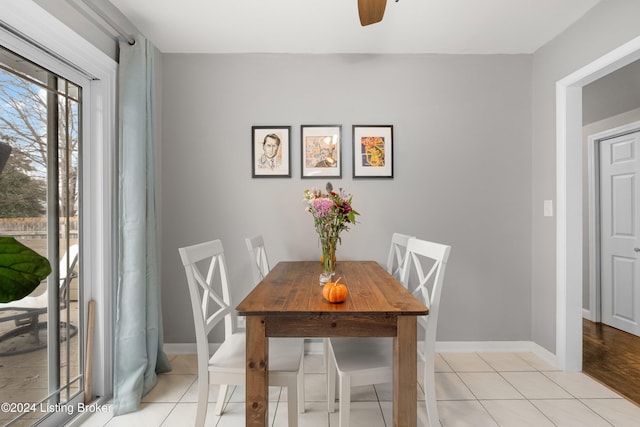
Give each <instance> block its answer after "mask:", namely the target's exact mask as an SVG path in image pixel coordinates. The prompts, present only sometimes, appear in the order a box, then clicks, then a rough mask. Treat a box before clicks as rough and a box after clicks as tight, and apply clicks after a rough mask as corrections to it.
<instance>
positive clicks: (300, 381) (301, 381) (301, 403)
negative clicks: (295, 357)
mask: <svg viewBox="0 0 640 427" xmlns="http://www.w3.org/2000/svg"><path fill="white" fill-rule="evenodd" d="M296 380H297V382H298V396H297V397H298V412H300V413H301V414H304V411H305V401H304V400H305V397H304V352H302V355H301V356H300V371H299V372H298V376H297V378H296Z"/></svg>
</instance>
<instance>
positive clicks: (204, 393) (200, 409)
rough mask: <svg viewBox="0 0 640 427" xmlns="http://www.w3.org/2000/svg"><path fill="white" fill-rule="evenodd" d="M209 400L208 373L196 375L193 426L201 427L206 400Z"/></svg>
mask: <svg viewBox="0 0 640 427" xmlns="http://www.w3.org/2000/svg"><path fill="white" fill-rule="evenodd" d="M208 400H209V375H208V374H204V375H202V374H201V375H198V406H197V410H196V411H197V412H196V423H195V427H203V426H204V421H205V419H206V417H207V401H208Z"/></svg>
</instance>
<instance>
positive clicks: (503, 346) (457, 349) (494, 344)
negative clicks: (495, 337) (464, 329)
mask: <svg viewBox="0 0 640 427" xmlns="http://www.w3.org/2000/svg"><path fill="white" fill-rule="evenodd" d="M495 352H509V353H533V354H535V355H536V356H537V357H539V358H540V359H542V360H543V361H544V362H545V363H547V364H549V365H551V366H553V367H556V366H558V365H557V358H556V355H555V354H553V353H551V352H550V351H549V350H547V349H546V348H544V347H542V346H541V345H539V344H536V343H534V342H533V341H437V342H436V353H495Z"/></svg>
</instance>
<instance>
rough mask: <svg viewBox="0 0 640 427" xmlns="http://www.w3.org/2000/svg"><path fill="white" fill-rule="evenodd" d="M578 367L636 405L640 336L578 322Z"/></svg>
mask: <svg viewBox="0 0 640 427" xmlns="http://www.w3.org/2000/svg"><path fill="white" fill-rule="evenodd" d="M582 330H583V335H582V337H583V338H582V343H583V353H582V354H583V356H582V370H583V372H584V373H585V374H588V375H590V376H591V377H593V378H595V379H596V380H598V381H600V382H602V383H604V384H606V385H608V386H609V387H611V388H613V389H614V390H616V391H617V392H619V393H620V394H622V395H624V396H625V397H627V398H628V399H630V400H632V401H634V402H635V403H636V404H638V405H640V337H637V336H635V335H632V334H629V333H627V332H623V331H621V330H619V329H615V328H612V327H610V326H607V325H605V324H603V323H593V322H591V321H589V320H586V319H583V322H582Z"/></svg>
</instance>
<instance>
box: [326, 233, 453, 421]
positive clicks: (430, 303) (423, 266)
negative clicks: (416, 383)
mask: <svg viewBox="0 0 640 427" xmlns="http://www.w3.org/2000/svg"><path fill="white" fill-rule="evenodd" d="M450 251H451V247H450V246H447V245H442V244H439V243H433V242H428V241H424V240H418V239H415V238H411V239H409V242H408V245H407V256H406V258H405V260H404V262H403V265H402V269H401V271H400V281H401V282H402V283H403V284H404V285H405V286H406V287H407V288H408V289H409V290H410V291H411V293H412V294H413V295H414V296H416V298H418V299H420V300H422V301H423V302H424V304H425V305H427V307H428V308H429V315H427V316H421V317H418V325H419V326H420V328H421V329H422V331H423V333H424V335H423V337H424V340H423V341H420V340H419V342H418V363H419V365H420V364H421V365H422V370H421V371H420V374H421V377H422V378H420V380H421V381H422V384H423V387H424V393H425V404H426V414H423V413H422V412H421V411H420V410H419V411H418V416H419V417H420V418H421V420H422V421H423V422H426V421H427V420H428V425H429V426H430V427H434V426H439V425H440V421H439V417H438V407H437V405H436V395H435V378H434V373H435V351H434V347H435V341H436V330H437V324H438V314H439V311H440V295H441V294H442V286H443V283H444V273H445V269H446V266H447V260H448V258H449V253H450ZM425 270H426V271H428V273H427V274H425V273H424V271H425ZM412 273H415V274H416V276H417V282H416V284H415V286H414V282H413V281H412V280H410V279H411V276H412ZM392 341H393V338H330V339H329V349H328V351H329V359H330V360H329V363H328V370H327V398H328V402H327V403H328V407H329V411H330V412H333V411H334V410H335V390H336V384H335V381H336V376H337V377H338V378H339V411H340V414H339V422H340V427H348V426H349V418H350V417H349V415H350V414H349V411H350V406H351V387H355V386H360V385H370V384H382V383H388V382H392V380H393V352H392ZM425 415H426V416H425Z"/></svg>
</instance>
